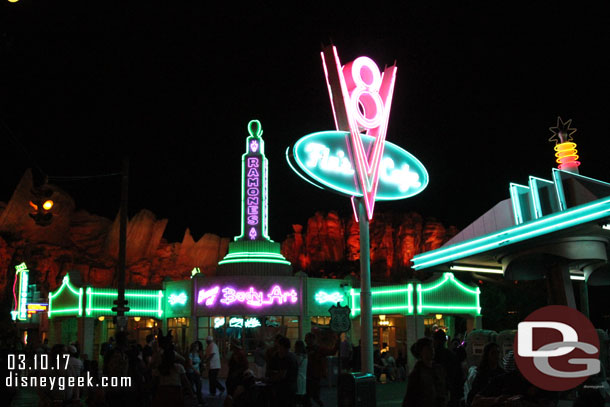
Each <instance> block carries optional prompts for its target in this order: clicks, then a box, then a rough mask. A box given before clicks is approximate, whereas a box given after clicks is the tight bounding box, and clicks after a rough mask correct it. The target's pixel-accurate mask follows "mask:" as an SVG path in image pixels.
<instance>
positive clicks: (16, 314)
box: [11, 263, 29, 321]
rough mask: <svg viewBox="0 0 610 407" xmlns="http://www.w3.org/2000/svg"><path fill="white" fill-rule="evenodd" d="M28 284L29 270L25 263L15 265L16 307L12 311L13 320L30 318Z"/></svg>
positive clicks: (14, 297) (14, 287)
mask: <svg viewBox="0 0 610 407" xmlns="http://www.w3.org/2000/svg"><path fill="white" fill-rule="evenodd" d="M28 284H29V270H28V266H27V265H26V264H25V263H21V264H18V265H16V266H15V282H14V283H13V300H14V304H15V307H14V309H13V310H12V311H11V316H12V318H13V320H15V319H18V320H20V321H25V320H26V319H27V318H28V312H27V303H28Z"/></svg>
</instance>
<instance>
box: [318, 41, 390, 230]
mask: <svg viewBox="0 0 610 407" xmlns="http://www.w3.org/2000/svg"><path fill="white" fill-rule="evenodd" d="M332 54H333V55H332V56H333V57H334V63H333V62H331V61H330V60H329V61H326V59H325V55H324V52H322V53H321V56H322V63H323V66H324V73H325V76H326V83H327V85H328V90H329V95H330V101H331V105H332V108H333V113H334V117H335V125H336V128H337V130H349V131H350V137H349V141H350V142H349V145H350V148H351V152H352V159H353V161H354V164H355V168H356V170H357V172H358V181H359V186H360V188H361V191H362V195H363V197H364V203H365V206H366V210H367V214H368V217H369V219H372V217H373V208H374V206H375V194H376V193H377V183H378V178H379V164H380V163H381V158H382V156H383V148H384V142H385V137H386V131H387V125H388V120H389V118H390V107H391V106H392V94H393V93H394V82H395V81H396V66H391V67H389V68H386V69H385V70H384V72H383V75H382V74H381V72H379V68H378V67H377V64H375V62H373V60H372V59H370V58H367V57H359V58H357V59H355V60H354V61H352V62H350V63H348V64H346V65H345V66H341V61H339V55H338V54H337V49H336V48H335V47H332ZM327 56H330V55H327ZM330 71H334V72H332V74H331V75H332V76H329V73H330ZM331 78H333V79H331ZM335 79H336V80H338V83H332V82H334V81H335ZM333 86H335V87H336V86H339V88H340V90H341V94H342V98H339V97H337V98H333V91H332V89H333ZM339 115H341V116H339ZM339 117H343V118H344V119H345V121H346V122H347V126H348V127H349V129H348V128H345V127H344V126H345V123H341V121H343V120H340V119H339ZM361 129H362V130H364V131H365V132H366V135H368V136H371V137H373V138H374V142H373V145H372V150H371V149H366V148H365V146H364V144H363V142H362V138H361V135H360V131H361ZM367 151H368V153H367Z"/></svg>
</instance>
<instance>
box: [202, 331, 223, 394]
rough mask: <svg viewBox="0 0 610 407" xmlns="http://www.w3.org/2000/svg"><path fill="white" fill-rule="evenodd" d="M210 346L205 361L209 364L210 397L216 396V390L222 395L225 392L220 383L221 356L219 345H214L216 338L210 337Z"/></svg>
mask: <svg viewBox="0 0 610 407" xmlns="http://www.w3.org/2000/svg"><path fill="white" fill-rule="evenodd" d="M205 341H206V343H207V344H208V346H207V348H206V349H205V361H206V363H207V364H208V380H209V382H210V395H212V396H215V395H216V389H218V390H220V394H222V393H223V392H224V391H225V388H224V386H223V385H222V384H220V383H219V382H218V372H219V371H220V354H219V351H218V345H216V344H215V343H214V338H213V337H212V336H208V337H207V338H206V340H205Z"/></svg>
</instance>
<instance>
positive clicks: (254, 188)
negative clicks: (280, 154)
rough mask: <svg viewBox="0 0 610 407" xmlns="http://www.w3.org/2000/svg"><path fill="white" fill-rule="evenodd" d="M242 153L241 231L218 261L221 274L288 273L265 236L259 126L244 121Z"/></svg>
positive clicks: (264, 178) (264, 187)
mask: <svg viewBox="0 0 610 407" xmlns="http://www.w3.org/2000/svg"><path fill="white" fill-rule="evenodd" d="M248 133H250V135H249V136H248V138H246V153H245V154H243V155H242V157H241V170H242V177H241V178H242V179H241V182H242V186H241V234H240V235H239V236H236V237H235V241H234V242H230V243H229V253H228V254H227V255H226V256H225V257H224V258H223V259H222V260H221V261H219V262H218V272H219V273H220V274H224V275H290V274H292V267H291V265H290V262H289V261H288V260H286V258H285V257H284V256H282V253H281V245H280V244H279V243H277V242H274V241H273V240H271V239H270V238H269V232H268V228H267V227H268V226H267V225H268V218H269V211H268V203H267V197H268V193H269V191H268V187H267V184H268V182H267V180H268V175H267V174H268V172H267V157H265V142H264V141H263V138H262V134H263V129H262V127H261V124H260V122H259V121H258V120H252V121H250V123H248Z"/></svg>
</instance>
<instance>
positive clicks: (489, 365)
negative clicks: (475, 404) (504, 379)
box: [466, 342, 505, 406]
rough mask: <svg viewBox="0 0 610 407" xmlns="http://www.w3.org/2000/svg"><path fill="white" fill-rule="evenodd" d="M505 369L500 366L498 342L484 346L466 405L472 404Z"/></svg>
mask: <svg viewBox="0 0 610 407" xmlns="http://www.w3.org/2000/svg"><path fill="white" fill-rule="evenodd" d="M504 373H505V372H504V369H502V368H501V367H500V347H499V346H498V344H497V343H494V342H490V343H488V344H486V345H485V347H484V348H483V356H482V357H481V362H480V363H479V366H478V367H477V373H476V375H475V376H474V381H473V382H472V387H471V389H470V392H469V393H468V397H467V399H466V405H467V406H470V405H471V404H472V401H473V400H474V398H475V396H476V395H477V394H478V393H479V392H480V391H482V390H483V389H485V388H486V387H487V386H489V384H490V383H491V381H492V380H493V379H494V378H495V377H496V376H500V375H501V374H504Z"/></svg>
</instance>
